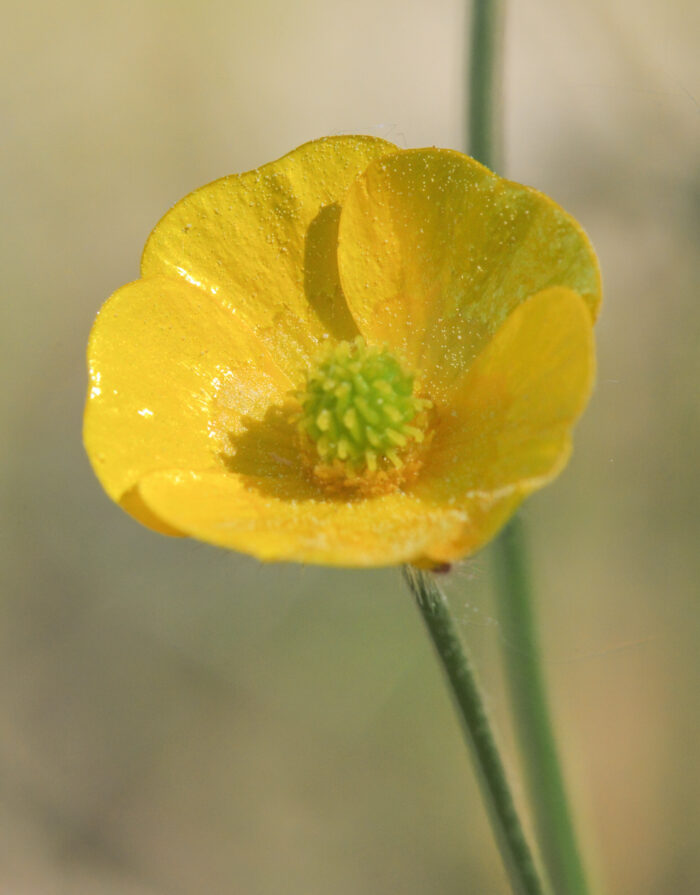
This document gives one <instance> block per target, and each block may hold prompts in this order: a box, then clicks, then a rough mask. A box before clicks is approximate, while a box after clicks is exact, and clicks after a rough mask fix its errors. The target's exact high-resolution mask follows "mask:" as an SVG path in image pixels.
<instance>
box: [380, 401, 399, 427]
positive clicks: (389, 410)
mask: <svg viewBox="0 0 700 895" xmlns="http://www.w3.org/2000/svg"><path fill="white" fill-rule="evenodd" d="M382 410H383V411H384V413H385V415H386V416H388V417H389V419H390V420H391V421H392V423H400V422H401V421H402V419H403V417H402V416H401V411H400V410H399V409H398V407H393V406H392V405H391V404H385V405H384V406H383V407H382Z"/></svg>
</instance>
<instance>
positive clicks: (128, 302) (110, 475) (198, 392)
mask: <svg viewBox="0 0 700 895" xmlns="http://www.w3.org/2000/svg"><path fill="white" fill-rule="evenodd" d="M88 364H89V375H90V388H89V392H88V401H87V407H86V410H85V423H84V439H85V446H86V449H87V452H88V454H89V456H90V459H91V461H92V464H93V467H94V469H95V472H96V473H97V476H98V477H99V479H100V481H101V482H102V485H103V486H104V488H105V490H106V491H107V493H108V494H109V495H110V497H112V498H113V499H114V500H116V501H119V502H122V504H123V506H124V508H125V509H127V510H129V512H132V513H133V514H134V515H136V516H137V517H138V518H139V519H140V520H141V521H143V522H144V523H145V524H149V525H151V527H156V528H159V527H160V526H159V525H158V524H157V522H156V521H155V520H153V519H150V518H147V517H148V514H146V513H142V512H141V511H140V505H139V502H138V496H137V495H136V494H135V493H133V492H132V489H133V488H134V486H135V484H136V483H137V481H138V480H139V479H140V478H141V477H142V476H143V475H145V474H146V473H149V472H151V471H153V470H156V469H164V468H166V469H167V468H171V467H173V466H183V467H192V468H197V469H206V468H208V467H217V466H220V465H221V459H220V456H221V454H222V452H224V453H225V451H226V439H227V437H228V433H229V432H235V431H236V428H237V427H238V426H239V425H240V419H241V418H242V417H243V416H247V415H252V416H255V415H256V414H263V413H264V412H265V410H266V409H267V407H268V405H269V404H270V402H274V401H275V400H279V399H280V397H281V396H282V395H284V394H285V393H286V391H287V390H288V389H289V387H290V382H289V380H288V379H287V377H286V376H285V375H284V374H283V373H282V372H281V371H280V369H279V368H278V367H277V365H276V364H275V363H274V362H273V361H272V359H271V358H270V355H269V354H268V352H267V350H266V349H265V348H264V347H263V346H262V345H261V343H260V342H259V340H258V339H257V337H256V336H254V335H253V334H252V333H251V332H250V331H249V330H248V329H247V328H246V327H245V326H243V325H241V324H240V322H239V321H237V320H236V318H235V316H234V315H233V314H231V313H230V312H229V311H228V310H227V309H226V308H224V307H222V306H221V305H220V304H219V303H218V302H217V301H216V300H215V299H214V298H213V297H212V296H209V295H206V294H205V293H203V292H202V291H201V290H199V289H196V288H194V287H193V286H190V285H189V284H188V283H186V282H183V281H182V280H179V281H178V280H170V279H167V278H165V277H160V278H154V279H148V280H138V281H136V282H135V283H131V284H129V285H127V286H124V287H123V288H122V289H120V290H118V291H117V292H116V293H115V294H114V295H113V296H112V297H111V298H110V299H109V301H108V302H107V303H106V304H105V305H104V307H103V308H102V310H101V311H100V314H99V316H98V318H97V320H96V321H95V324H94V327H93V330H92V333H91V336H90V343H89V346H88Z"/></svg>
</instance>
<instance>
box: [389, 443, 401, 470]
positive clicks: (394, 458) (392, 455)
mask: <svg viewBox="0 0 700 895" xmlns="http://www.w3.org/2000/svg"><path fill="white" fill-rule="evenodd" d="M386 456H387V458H388V459H389V460H390V461H391V463H392V464H393V466H394V468H395V469H401V467H402V466H403V460H402V459H401V457H399V455H398V454H397V453H396V451H395V450H394V449H393V448H390V449H389V450H388V451H387V452H386Z"/></svg>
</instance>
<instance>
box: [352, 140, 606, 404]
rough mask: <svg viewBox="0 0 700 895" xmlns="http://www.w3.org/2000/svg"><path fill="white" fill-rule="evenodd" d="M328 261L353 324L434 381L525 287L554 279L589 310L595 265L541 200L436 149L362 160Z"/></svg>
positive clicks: (449, 373) (483, 338) (594, 295)
mask: <svg viewBox="0 0 700 895" xmlns="http://www.w3.org/2000/svg"><path fill="white" fill-rule="evenodd" d="M338 263H339V269H340V278H341V282H342V285H343V290H344V292H345V295H346V298H347V301H348V305H349V307H350V310H351V311H352V314H353V317H354V318H355V320H356V322H357V325H358V327H359V328H360V331H361V332H362V334H363V335H364V336H365V337H366V338H367V339H368V340H370V341H373V342H378V343H387V344H388V345H390V346H392V347H393V348H394V349H395V350H397V351H398V352H399V353H400V354H401V355H403V357H404V359H405V360H406V361H407V362H408V363H409V364H410V365H412V366H413V367H414V368H415V369H417V370H422V371H423V372H424V374H425V376H426V378H427V379H429V380H430V381H431V383H432V384H433V386H434V387H436V388H437V387H438V386H439V385H440V384H445V383H449V382H450V381H451V380H452V379H454V378H455V377H457V376H459V375H460V374H461V373H462V372H463V371H464V370H465V369H466V368H467V367H468V366H469V364H470V363H471V362H472V361H473V360H474V358H475V357H476V356H477V355H478V354H479V353H480V351H481V350H482V348H483V346H484V345H485V344H486V343H487V342H488V340H489V339H490V338H491V336H492V335H493V333H494V332H495V331H496V330H497V329H498V327H499V326H500V325H501V324H502V323H503V321H504V320H505V319H506V317H507V316H508V314H509V313H510V312H511V311H512V310H513V309H514V308H515V307H517V306H518V305H519V304H520V303H521V302H522V301H524V300H525V299H526V298H527V297H528V296H530V295H533V294H534V293H536V292H539V291H540V290H542V289H544V288H547V287H549V286H557V285H561V286H566V287H568V288H571V289H573V290H574V291H576V292H578V293H579V294H580V295H582V296H583V298H584V299H585V301H586V303H587V305H588V308H589V310H590V313H591V316H592V317H594V316H595V313H596V310H597V307H598V303H599V301H600V276H599V272H598V266H597V262H596V259H595V255H594V254H593V250H592V248H591V246H590V243H589V242H588V239H587V238H586V236H585V234H584V232H583V230H582V229H581V228H580V227H579V225H578V224H577V223H576V222H575V221H574V220H573V218H571V217H570V216H569V215H568V214H566V213H565V212H564V211H563V210H562V209H561V208H560V207H559V206H558V205H556V204H555V203H554V202H553V201H552V200H551V199H548V198H547V197H546V196H544V195H542V194H540V193H538V192H536V191H535V190H532V189H529V188H527V187H523V186H520V185H519V184H515V183H511V182H509V181H507V180H503V179H501V178H499V177H497V176H496V175H495V174H492V173H491V172H490V171H488V170H487V169H486V168H484V167H483V166H481V165H479V164H478V163H477V162H475V161H474V160H473V159H470V158H468V157H467V156H464V155H462V154H460V153H458V152H453V151H450V150H444V149H425V150H409V151H405V152H401V153H399V154H395V155H391V156H388V157H386V158H383V159H379V160H377V161H375V162H373V163H372V164H371V165H369V167H368V168H367V170H366V171H365V172H364V173H363V174H362V175H361V176H360V177H359V178H358V179H357V180H356V181H355V183H354V184H353V186H352V187H351V188H350V190H349V191H348V194H347V196H346V198H345V202H344V203H343V210H342V214H341V220H340V228H339V244H338Z"/></svg>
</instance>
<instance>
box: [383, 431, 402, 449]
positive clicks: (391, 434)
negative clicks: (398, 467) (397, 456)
mask: <svg viewBox="0 0 700 895" xmlns="http://www.w3.org/2000/svg"><path fill="white" fill-rule="evenodd" d="M386 435H387V438H388V439H389V440H390V441H392V442H393V443H394V444H395V445H397V447H406V436H405V435H402V434H401V433H400V432H397V431H396V429H387V430H386Z"/></svg>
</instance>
